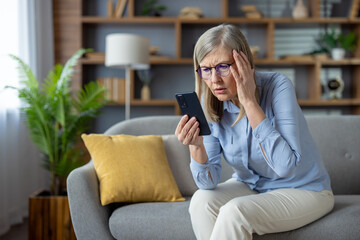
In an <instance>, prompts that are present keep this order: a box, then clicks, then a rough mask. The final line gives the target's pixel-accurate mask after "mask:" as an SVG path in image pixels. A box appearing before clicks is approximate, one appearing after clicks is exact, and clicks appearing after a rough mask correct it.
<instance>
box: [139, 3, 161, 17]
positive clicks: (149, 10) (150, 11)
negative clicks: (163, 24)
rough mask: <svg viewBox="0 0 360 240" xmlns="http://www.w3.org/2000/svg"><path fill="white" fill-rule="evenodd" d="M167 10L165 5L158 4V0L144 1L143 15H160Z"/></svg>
mask: <svg viewBox="0 0 360 240" xmlns="http://www.w3.org/2000/svg"><path fill="white" fill-rule="evenodd" d="M165 10H166V6H165V5H158V4H157V0H148V1H146V2H145V3H144V6H143V9H142V12H141V15H143V16H155V17H160V16H161V12H162V11H165Z"/></svg>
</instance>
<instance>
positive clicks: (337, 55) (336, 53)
mask: <svg viewBox="0 0 360 240" xmlns="http://www.w3.org/2000/svg"><path fill="white" fill-rule="evenodd" d="M344 57H345V49H343V48H333V49H331V58H332V59H334V60H341V59H343V58H344Z"/></svg>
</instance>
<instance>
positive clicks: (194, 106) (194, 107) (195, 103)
mask: <svg viewBox="0 0 360 240" xmlns="http://www.w3.org/2000/svg"><path fill="white" fill-rule="evenodd" d="M175 97H176V100H177V102H178V104H179V107H180V110H181V113H182V114H183V115H185V114H186V115H188V116H189V118H192V117H194V116H195V117H196V120H197V121H198V122H199V128H200V133H199V135H200V136H202V135H210V134H211V130H210V127H209V125H208V123H207V121H206V118H205V114H204V112H203V110H202V107H201V104H200V101H199V98H198V97H197V94H196V93H195V92H186V93H176V94H175Z"/></svg>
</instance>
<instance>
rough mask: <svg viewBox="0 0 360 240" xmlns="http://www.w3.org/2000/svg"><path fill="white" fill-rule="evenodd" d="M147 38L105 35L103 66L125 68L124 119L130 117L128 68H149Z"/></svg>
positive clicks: (127, 35) (122, 34)
mask: <svg viewBox="0 0 360 240" xmlns="http://www.w3.org/2000/svg"><path fill="white" fill-rule="evenodd" d="M149 49H150V41H149V39H148V38H145V37H142V36H139V35H134V34H127V33H113V34H108V35H107V36H106V46H105V66H106V67H112V68H120V69H125V70H126V73H125V74H126V80H125V82H126V86H125V92H126V93H125V119H130V70H131V69H134V70H143V69H149V67H150V66H149V58H150V56H149Z"/></svg>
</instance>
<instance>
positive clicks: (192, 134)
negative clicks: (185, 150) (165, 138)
mask: <svg viewBox="0 0 360 240" xmlns="http://www.w3.org/2000/svg"><path fill="white" fill-rule="evenodd" d="M187 119H188V117H187V116H186V117H185V116H184V117H182V118H181V120H180V122H179V124H178V126H177V128H176V131H175V134H176V136H177V137H178V140H179V141H180V142H182V143H183V144H185V145H189V144H191V143H193V142H195V140H196V138H197V137H198V136H199V132H200V129H199V122H197V121H196V118H195V117H193V118H191V119H190V120H188V121H187Z"/></svg>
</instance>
